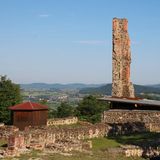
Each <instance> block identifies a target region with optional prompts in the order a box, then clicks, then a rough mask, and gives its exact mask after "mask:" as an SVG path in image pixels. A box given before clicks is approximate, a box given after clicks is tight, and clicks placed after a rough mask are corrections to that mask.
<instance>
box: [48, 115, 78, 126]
mask: <svg viewBox="0 0 160 160" xmlns="http://www.w3.org/2000/svg"><path fill="white" fill-rule="evenodd" d="M77 122H78V118H77V117H68V118H55V119H48V120H47V126H57V125H70V124H76V123H77Z"/></svg>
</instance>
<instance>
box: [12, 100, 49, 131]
mask: <svg viewBox="0 0 160 160" xmlns="http://www.w3.org/2000/svg"><path fill="white" fill-rule="evenodd" d="M9 109H10V110H11V118H12V123H13V125H14V126H16V127H18V128H19V129H20V130H23V129H24V128H25V127H26V126H42V125H46V124H47V117H48V107H47V106H44V105H42V104H38V103H33V102H25V103H21V104H18V105H15V106H11V107H9Z"/></svg>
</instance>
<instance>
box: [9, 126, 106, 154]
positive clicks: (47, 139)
mask: <svg viewBox="0 0 160 160" xmlns="http://www.w3.org/2000/svg"><path fill="white" fill-rule="evenodd" d="M105 128H106V127H105V126H104V124H96V125H92V124H85V125H84V124H83V125H81V126H77V127H76V128H75V127H73V128H72V127H69V126H67V127H58V126H54V127H52V126H51V127H26V128H25V130H24V131H23V132H22V131H17V132H15V133H13V134H11V135H10V136H9V138H8V149H7V152H6V154H7V155H13V156H15V155H18V153H20V151H21V150H22V149H36V150H45V151H47V152H48V151H52V152H56V153H57V152H58V153H63V152H69V151H72V150H77V151H83V150H88V149H90V148H91V147H92V144H91V141H86V140H87V139H91V138H95V137H104V135H105V132H106V131H105ZM83 140H85V141H83Z"/></svg>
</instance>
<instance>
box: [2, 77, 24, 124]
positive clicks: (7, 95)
mask: <svg viewBox="0 0 160 160" xmlns="http://www.w3.org/2000/svg"><path fill="white" fill-rule="evenodd" d="M21 100H22V99H21V95H20V87H19V85H17V84H14V83H12V81H11V80H10V79H7V77H6V76H0V122H4V123H9V121H10V112H9V109H8V107H10V106H13V105H15V104H18V103H20V102H21Z"/></svg>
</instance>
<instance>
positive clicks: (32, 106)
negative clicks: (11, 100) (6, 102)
mask: <svg viewBox="0 0 160 160" xmlns="http://www.w3.org/2000/svg"><path fill="white" fill-rule="evenodd" d="M9 109H10V110H47V109H48V107H47V106H44V105H42V104H38V103H33V102H25V103H21V104H17V105H15V106H11V107H9Z"/></svg>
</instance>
